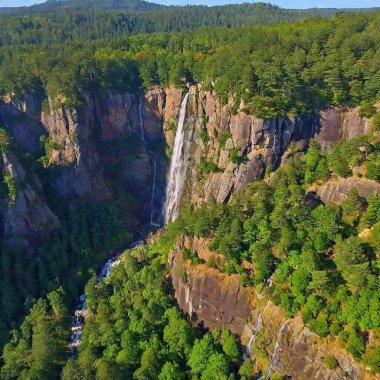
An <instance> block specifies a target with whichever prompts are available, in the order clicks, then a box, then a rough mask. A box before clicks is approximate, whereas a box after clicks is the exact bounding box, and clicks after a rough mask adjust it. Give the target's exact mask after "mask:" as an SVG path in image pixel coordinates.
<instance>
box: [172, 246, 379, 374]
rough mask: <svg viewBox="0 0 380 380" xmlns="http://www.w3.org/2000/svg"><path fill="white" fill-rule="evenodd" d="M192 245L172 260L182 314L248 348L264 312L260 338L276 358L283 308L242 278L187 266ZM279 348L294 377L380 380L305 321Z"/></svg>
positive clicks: (279, 364)
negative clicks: (330, 364)
mask: <svg viewBox="0 0 380 380" xmlns="http://www.w3.org/2000/svg"><path fill="white" fill-rule="evenodd" d="M198 243H199V242H197V243H196V245H198ZM188 244H189V242H188V241H185V239H182V241H181V242H180V243H179V244H178V246H177V247H176V248H175V249H174V251H173V252H172V254H171V255H170V257H169V264H170V267H171V275H172V282H173V287H174V290H175V296H176V299H177V301H178V304H179V307H180V308H181V310H182V311H183V312H184V313H186V314H188V315H189V316H190V317H191V319H192V321H193V322H194V323H197V324H200V325H203V326H204V327H206V328H209V329H214V328H216V327H228V328H230V329H231V331H232V332H233V333H235V334H237V335H239V337H240V338H241V341H242V343H243V344H247V342H248V340H249V337H250V335H251V334H252V331H253V327H254V325H255V322H256V321H257V318H258V315H259V314H260V312H261V314H262V328H261V329H260V330H259V332H258V335H257V339H259V337H261V338H263V339H265V346H263V347H261V348H262V349H264V350H265V351H266V352H267V354H268V357H270V356H271V355H272V353H273V349H274V346H275V342H276V339H277V334H278V332H279V330H280V327H281V325H282V324H283V323H284V322H285V321H286V317H285V315H284V312H283V310H282V308H281V307H278V306H276V305H274V304H273V303H272V302H271V301H268V300H266V299H265V298H264V297H263V296H262V295H260V294H259V293H257V292H256V291H255V290H254V289H253V288H246V287H243V286H241V284H240V282H239V277H238V275H231V276H230V275H227V274H225V273H221V272H219V271H218V270H217V269H214V268H210V267H208V266H206V265H204V264H201V265H197V266H192V265H191V264H190V262H189V261H186V262H185V261H184V259H183V258H182V254H181V251H182V248H183V247H185V246H187V245H188ZM196 250H197V249H196ZM279 344H280V346H279V350H278V354H277V360H276V363H274V364H275V369H276V371H278V372H280V373H282V374H285V375H287V376H291V377H292V378H293V379H316V380H317V379H318V380H322V379H329V380H342V379H347V380H348V379H363V380H367V379H368V380H369V379H380V376H379V375H377V374H374V373H373V372H371V371H369V370H368V369H366V368H364V367H362V366H361V365H360V364H358V363H356V362H355V361H354V359H353V357H352V356H351V355H350V354H349V353H347V352H346V351H345V350H344V349H342V348H341V347H340V346H339V342H338V339H333V338H328V339H325V340H322V339H321V338H320V337H319V336H318V335H317V334H315V333H313V332H311V331H310V330H309V329H308V328H307V327H305V325H304V323H303V322H302V319H301V318H300V317H295V318H293V319H291V320H289V321H288V322H287V323H286V326H285V328H284V330H283V333H282V334H281V336H280V339H279ZM327 356H334V357H335V358H336V360H337V361H338V363H339V366H338V367H337V368H336V369H328V368H327V367H326V366H325V360H324V358H326V357H327ZM256 359H257V366H258V367H261V368H262V369H263V370H264V371H265V368H266V367H267V365H268V359H260V358H256Z"/></svg>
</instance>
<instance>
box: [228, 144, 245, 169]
mask: <svg viewBox="0 0 380 380" xmlns="http://www.w3.org/2000/svg"><path fill="white" fill-rule="evenodd" d="M239 151H240V149H239V148H232V149H231V150H230V160H231V162H232V163H233V164H235V165H240V164H243V163H244V162H247V161H248V158H247V157H244V156H241V155H240V154H239Z"/></svg>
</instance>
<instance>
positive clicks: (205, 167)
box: [199, 157, 221, 175]
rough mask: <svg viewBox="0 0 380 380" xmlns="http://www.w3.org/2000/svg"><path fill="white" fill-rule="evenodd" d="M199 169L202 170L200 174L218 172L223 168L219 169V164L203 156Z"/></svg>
mask: <svg viewBox="0 0 380 380" xmlns="http://www.w3.org/2000/svg"><path fill="white" fill-rule="evenodd" d="M199 171H200V175H202V174H203V173H206V174H208V173H218V172H220V171H221V170H220V169H219V167H218V165H217V164H215V163H214V162H212V161H206V160H205V159H204V158H203V157H202V158H201V160H200V162H199Z"/></svg>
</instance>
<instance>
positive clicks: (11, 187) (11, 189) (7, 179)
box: [3, 174, 19, 206]
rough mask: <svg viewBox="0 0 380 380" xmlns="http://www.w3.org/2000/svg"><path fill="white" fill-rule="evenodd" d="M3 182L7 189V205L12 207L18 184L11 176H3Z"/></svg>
mask: <svg viewBox="0 0 380 380" xmlns="http://www.w3.org/2000/svg"><path fill="white" fill-rule="evenodd" d="M3 181H4V183H5V184H6V186H7V188H8V199H9V205H10V206H12V205H14V203H15V200H16V198H17V194H18V188H19V186H18V183H17V181H16V180H15V179H14V178H13V177H12V175H11V174H5V175H4V176H3Z"/></svg>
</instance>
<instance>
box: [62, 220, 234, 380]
mask: <svg viewBox="0 0 380 380" xmlns="http://www.w3.org/2000/svg"><path fill="white" fill-rule="evenodd" d="M171 228H172V227H171V226H169V227H168V230H167V231H166V233H165V234H164V235H163V236H161V238H160V239H158V240H157V241H156V242H155V243H153V244H152V245H151V246H150V247H149V248H148V247H145V246H140V247H138V248H136V249H134V250H130V251H127V252H125V253H124V254H123V255H122V257H121V263H120V264H119V265H117V266H115V267H113V270H112V272H111V275H110V277H109V279H108V280H107V281H104V282H102V283H101V284H100V285H97V286H94V284H95V280H91V281H90V283H89V284H88V285H87V286H86V294H87V301H86V302H87V305H88V307H89V308H90V310H91V315H90V316H89V317H88V318H87V320H86V323H85V325H84V331H83V341H82V344H81V347H80V350H79V356H78V358H77V359H76V360H75V361H74V363H72V362H68V363H67V364H66V366H65V368H64V370H63V374H64V375H65V376H68V374H69V373H71V371H72V367H75V368H76V370H77V371H78V374H77V375H76V376H78V377H79V378H87V377H88V376H90V378H96V379H98V378H107V373H108V378H109V376H111V375H110V373H112V374H113V375H112V378H132V377H133V378H135V379H147V378H148V379H165V380H167V379H172V380H179V379H185V378H189V372H190V371H191V372H192V373H194V374H196V373H199V374H200V375H201V376H202V378H203V379H210V380H211V379H214V378H220V379H227V378H228V376H229V375H230V374H231V373H233V371H234V369H233V366H232V363H234V364H237V367H236V368H238V366H239V364H240V357H241V349H240V346H239V343H238V340H237V339H236V338H235V337H234V336H233V335H232V334H231V333H229V332H227V331H223V332H221V335H220V336H218V337H215V338H214V337H213V335H212V334H210V333H206V334H205V335H204V336H203V337H202V336H201V333H200V331H199V330H198V329H195V328H194V327H192V325H191V324H190V323H189V322H188V321H187V320H186V319H185V318H183V316H182V315H181V314H180V312H179V311H178V310H177V308H176V307H175V300H174V297H173V295H171V294H170V293H168V292H167V283H166V276H165V262H166V259H167V255H168V253H169V250H170V249H171V248H172V246H173V244H174V240H172V238H171V237H170V235H171V234H172V233H173V231H170V229H171ZM167 242H169V245H166V244H167ZM95 363H96V365H95ZM98 363H102V365H101V366H100V365H99V364H98ZM236 370H237V369H236ZM215 376H216V377H215ZM64 378H65V377H64Z"/></svg>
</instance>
